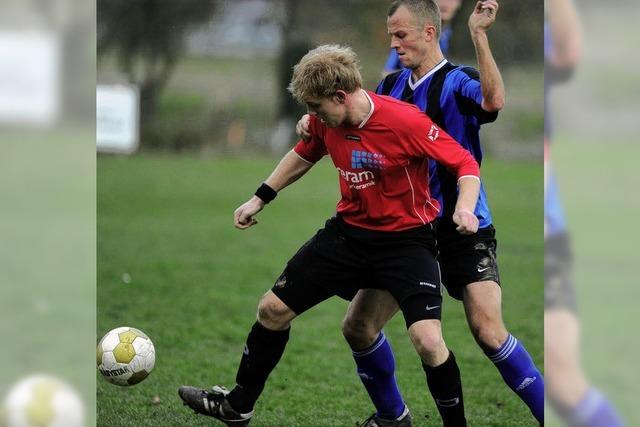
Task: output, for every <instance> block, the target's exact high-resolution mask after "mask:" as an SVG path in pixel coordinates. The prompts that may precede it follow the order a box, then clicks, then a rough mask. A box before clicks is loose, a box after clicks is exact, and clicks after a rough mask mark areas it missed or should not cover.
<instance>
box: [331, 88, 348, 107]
mask: <svg viewBox="0 0 640 427" xmlns="http://www.w3.org/2000/svg"><path fill="white" fill-rule="evenodd" d="M333 100H334V101H335V102H336V103H337V104H344V102H345V101H346V100H347V92H345V91H343V90H337V91H336V93H334V94H333Z"/></svg>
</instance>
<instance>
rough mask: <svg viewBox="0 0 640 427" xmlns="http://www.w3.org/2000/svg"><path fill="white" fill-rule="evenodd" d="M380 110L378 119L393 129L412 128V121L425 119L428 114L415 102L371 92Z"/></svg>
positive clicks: (376, 106)
mask: <svg viewBox="0 0 640 427" xmlns="http://www.w3.org/2000/svg"><path fill="white" fill-rule="evenodd" d="M370 95H371V97H372V100H373V101H374V105H375V108H376V109H377V110H378V115H377V117H376V118H377V121H378V122H380V123H382V124H383V125H384V126H387V127H389V128H392V129H397V130H402V129H409V128H411V123H413V122H415V121H424V120H425V118H427V116H426V115H425V114H424V112H423V111H421V110H420V109H419V108H418V107H416V106H415V105H413V104H409V103H407V102H404V101H401V100H399V99H396V98H393V97H391V96H387V95H376V94H370Z"/></svg>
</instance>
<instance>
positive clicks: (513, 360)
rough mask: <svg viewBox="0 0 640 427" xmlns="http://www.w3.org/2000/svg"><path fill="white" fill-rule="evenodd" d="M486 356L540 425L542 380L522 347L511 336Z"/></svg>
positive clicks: (541, 419) (542, 406)
mask: <svg viewBox="0 0 640 427" xmlns="http://www.w3.org/2000/svg"><path fill="white" fill-rule="evenodd" d="M487 356H488V357H489V359H491V361H492V362H493V364H494V365H496V368H498V371H499V372H500V375H502V378H503V379H504V382H505V383H507V385H508V386H509V387H510V388H511V390H513V391H515V392H516V394H517V395H518V396H519V397H520V399H522V401H523V402H524V403H525V404H526V405H527V406H528V407H529V410H531V413H532V414H533V416H534V417H535V418H536V420H538V421H539V422H540V423H543V422H544V379H543V378H542V375H541V374H540V371H538V368H536V365H534V364H533V360H531V356H529V353H527V350H526V349H525V348H524V346H523V345H522V344H521V343H520V342H519V341H518V340H517V339H516V338H515V337H514V336H513V335H509V336H508V337H507V340H506V341H505V342H504V344H502V346H500V348H499V349H498V350H497V351H496V352H495V353H493V354H489V353H487Z"/></svg>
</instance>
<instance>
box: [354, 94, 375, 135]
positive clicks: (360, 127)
mask: <svg viewBox="0 0 640 427" xmlns="http://www.w3.org/2000/svg"><path fill="white" fill-rule="evenodd" d="M364 94H365V95H366V96H367V99H368V100H369V104H371V110H369V114H367V116H366V117H365V118H364V120H362V122H361V123H360V125H358V129H362V128H363V127H364V125H366V124H367V122H368V121H369V119H370V118H371V116H372V115H373V110H375V107H376V106H375V104H374V103H373V100H372V99H371V97H370V96H369V94H368V93H367V91H366V90H365V91H364Z"/></svg>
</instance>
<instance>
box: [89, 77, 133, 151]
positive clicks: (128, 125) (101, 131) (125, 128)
mask: <svg viewBox="0 0 640 427" xmlns="http://www.w3.org/2000/svg"><path fill="white" fill-rule="evenodd" d="M139 109H140V107H139V94H138V89H137V88H136V87H135V86H132V85H98V86H97V88H96V142H97V148H98V151H106V152H114V153H126V154H129V153H133V152H134V151H136V150H137V149H138V143H139V121H140V118H139V117H140V114H139Z"/></svg>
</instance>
